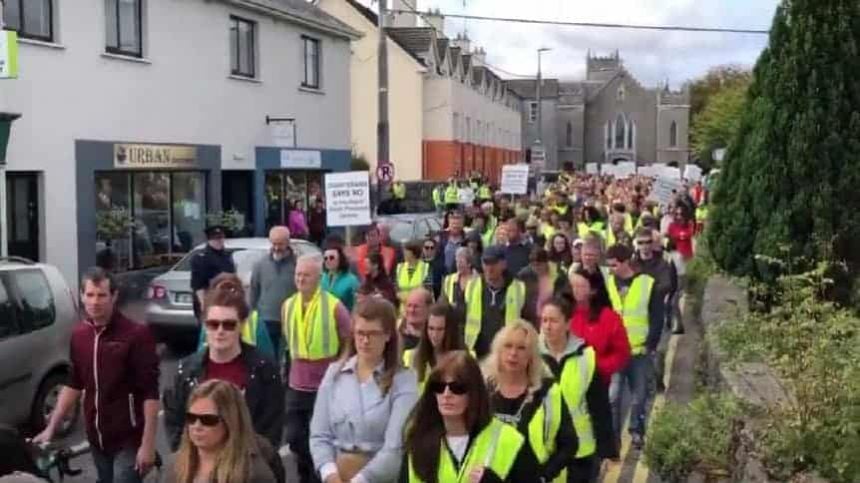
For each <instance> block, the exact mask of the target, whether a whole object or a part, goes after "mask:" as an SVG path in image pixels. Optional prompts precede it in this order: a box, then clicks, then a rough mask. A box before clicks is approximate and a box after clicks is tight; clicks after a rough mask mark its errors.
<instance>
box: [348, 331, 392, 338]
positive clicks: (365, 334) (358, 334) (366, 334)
mask: <svg viewBox="0 0 860 483" xmlns="http://www.w3.org/2000/svg"><path fill="white" fill-rule="evenodd" d="M354 334H355V339H356V340H360V339H366V340H371V339H376V338H379V337H382V336H383V335H385V332H383V331H381V330H368V331H364V330H357V331H355V332H354Z"/></svg>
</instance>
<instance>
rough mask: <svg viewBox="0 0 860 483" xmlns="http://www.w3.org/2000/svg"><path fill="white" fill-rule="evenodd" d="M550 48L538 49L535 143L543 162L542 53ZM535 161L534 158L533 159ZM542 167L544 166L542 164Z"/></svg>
mask: <svg viewBox="0 0 860 483" xmlns="http://www.w3.org/2000/svg"><path fill="white" fill-rule="evenodd" d="M550 50H552V49H550V48H548V47H541V48H539V49H537V60H538V70H537V89H536V97H537V139H536V140H535V145H536V147H538V148H539V149H540V156H539V157H540V158H541V159H542V161H541V163H545V162H546V150H545V149H544V148H543V103H542V101H541V88H542V87H543V74H542V73H541V54H543V53H544V52H549V51H550ZM532 154H534V150H532ZM533 161H534V159H533ZM541 167H542V166H541Z"/></svg>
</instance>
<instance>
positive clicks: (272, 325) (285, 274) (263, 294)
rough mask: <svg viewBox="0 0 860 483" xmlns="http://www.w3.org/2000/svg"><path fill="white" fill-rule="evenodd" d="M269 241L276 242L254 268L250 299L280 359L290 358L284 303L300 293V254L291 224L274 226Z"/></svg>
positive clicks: (276, 355)
mask: <svg viewBox="0 0 860 483" xmlns="http://www.w3.org/2000/svg"><path fill="white" fill-rule="evenodd" d="M269 241H270V242H271V244H272V248H271V251H270V253H269V255H267V256H265V257H263V258H261V259H260V261H258V262H257V264H256V265H254V269H253V270H252V271H251V287H250V290H249V291H250V294H249V295H250V303H251V309H252V310H256V311H257V316H258V317H259V320H262V321H264V322H265V324H266V329H267V330H268V331H269V337H270V338H271V339H272V345H273V346H274V348H275V357H276V358H277V359H278V361H277V362H280V361H282V360H287V361H289V360H290V358H289V357H286V358H284V354H285V352H286V350H287V348H286V347H285V346H284V345H283V338H284V335H283V334H284V330H283V324H282V322H281V307H282V306H283V305H284V300H287V299H288V298H290V297H291V296H292V295H293V294H294V293H296V280H295V274H296V256H295V254H294V253H293V250H292V249H291V248H290V230H289V229H288V228H287V227H285V226H275V227H272V229H271V230H270V231H269Z"/></svg>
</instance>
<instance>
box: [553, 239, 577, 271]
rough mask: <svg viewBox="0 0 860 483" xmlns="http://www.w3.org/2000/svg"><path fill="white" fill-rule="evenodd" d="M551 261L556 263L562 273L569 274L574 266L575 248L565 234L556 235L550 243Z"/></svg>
mask: <svg viewBox="0 0 860 483" xmlns="http://www.w3.org/2000/svg"><path fill="white" fill-rule="evenodd" d="M549 261H550V262H552V263H555V265H556V267H558V270H559V271H560V272H561V273H564V274H567V272H568V270H570V266H571V265H573V247H572V246H571V242H570V238H569V237H568V236H567V235H566V234H564V233H556V234H555V235H553V236H552V238H550V241H549Z"/></svg>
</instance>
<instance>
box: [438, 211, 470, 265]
mask: <svg viewBox="0 0 860 483" xmlns="http://www.w3.org/2000/svg"><path fill="white" fill-rule="evenodd" d="M464 228H465V218H464V215H463V212H462V211H460V210H459V209H458V210H454V211H451V212H449V213H448V226H447V228H446V229H445V230H444V231H443V232H442V233H440V234H439V248H438V249H437V251H436V256H437V257H439V258H441V259H442V260H443V261H444V264H445V272H446V273H452V272H454V270H456V267H455V266H454V265H455V255H456V254H457V249H458V248H460V246H462V245H463V243H464V242H465V241H466V232H465V229H464Z"/></svg>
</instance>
